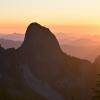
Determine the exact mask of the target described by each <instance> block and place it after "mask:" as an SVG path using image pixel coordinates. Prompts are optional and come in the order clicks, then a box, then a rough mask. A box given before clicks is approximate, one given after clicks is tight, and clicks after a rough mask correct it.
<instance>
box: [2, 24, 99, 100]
mask: <svg viewBox="0 0 100 100" xmlns="http://www.w3.org/2000/svg"><path fill="white" fill-rule="evenodd" d="M80 52H81V51H80ZM98 61H99V58H98V59H96V60H95V62H94V63H91V62H90V61H88V60H84V59H79V58H76V57H73V56H70V55H67V54H65V53H64V52H63V51H62V50H61V48H60V45H59V43H58V40H57V39H56V37H55V36H54V34H53V33H52V32H51V31H50V30H49V29H48V28H46V27H44V26H41V25H40V24H38V23H31V24H30V25H29V26H28V28H27V30H26V33H25V38H24V41H23V43H22V44H21V46H20V47H19V48H17V49H14V48H10V49H4V48H2V47H0V100H90V98H91V97H92V95H93V90H92V89H91V88H95V87H94V86H95V80H96V74H97V73H96V71H95V70H96V68H97V67H98V66H99V65H100V63H99V62H98ZM95 66H96V67H95Z"/></svg>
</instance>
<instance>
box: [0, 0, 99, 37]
mask: <svg viewBox="0 0 100 100" xmlns="http://www.w3.org/2000/svg"><path fill="white" fill-rule="evenodd" d="M31 22H39V23H40V24H42V25H44V26H47V27H49V28H50V29H51V30H52V31H53V32H64V33H70V34H74V35H75V34H77V35H79V34H80V35H81V34H100V0H0V33H7V34H10V33H13V32H17V33H25V30H26V28H27V26H28V25H29V23H31Z"/></svg>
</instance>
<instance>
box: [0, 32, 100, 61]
mask: <svg viewBox="0 0 100 100" xmlns="http://www.w3.org/2000/svg"><path fill="white" fill-rule="evenodd" d="M56 37H57V39H58V40H59V44H60V46H61V48H62V50H63V51H64V52H65V53H67V54H69V55H71V56H75V57H78V58H81V59H88V60H90V61H92V62H93V61H94V60H95V58H96V57H97V56H98V55H100V49H99V48H100V36H99V35H95V36H88V38H87V37H81V38H76V37H72V36H67V35H66V34H65V33H56ZM23 40H24V34H18V33H13V34H5V35H2V34H1V35H0V44H1V45H2V46H3V47H4V48H6V49H7V48H12V47H14V48H18V47H20V46H21V44H22V41H23Z"/></svg>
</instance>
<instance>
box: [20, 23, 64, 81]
mask: <svg viewBox="0 0 100 100" xmlns="http://www.w3.org/2000/svg"><path fill="white" fill-rule="evenodd" d="M20 50H22V52H23V53H24V54H23V56H24V57H23V59H24V60H25V62H28V61H29V65H30V66H31V68H32V71H33V73H34V74H35V75H37V76H38V77H42V79H43V78H44V79H46V78H47V79H48V78H51V79H52V80H53V79H54V80H55V79H56V78H57V77H58V76H60V74H61V73H60V71H61V66H62V65H63V64H64V60H63V57H62V51H61V49H60V46H59V43H58V41H57V39H56V38H55V36H54V35H53V34H52V33H51V32H50V30H49V29H48V28H45V27H43V26H41V25H39V24H37V23H32V24H30V25H29V27H28V28H27V31H26V35H25V39H24V42H23V45H22V46H21V48H20ZM49 76H50V77H49Z"/></svg>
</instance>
